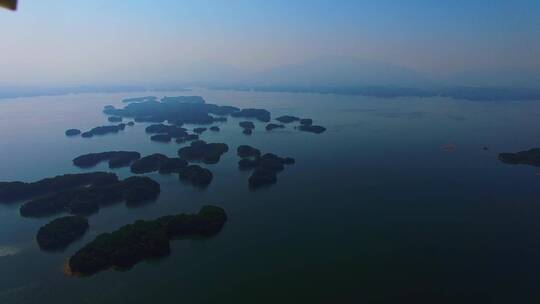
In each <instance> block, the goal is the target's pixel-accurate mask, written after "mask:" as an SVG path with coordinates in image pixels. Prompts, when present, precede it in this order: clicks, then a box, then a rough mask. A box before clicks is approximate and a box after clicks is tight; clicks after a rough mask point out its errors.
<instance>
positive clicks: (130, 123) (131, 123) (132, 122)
mask: <svg viewBox="0 0 540 304" xmlns="http://www.w3.org/2000/svg"><path fill="white" fill-rule="evenodd" d="M126 125H128V126H130V127H133V126H134V125H135V122H134V121H130V122H128V123H127V124H126Z"/></svg>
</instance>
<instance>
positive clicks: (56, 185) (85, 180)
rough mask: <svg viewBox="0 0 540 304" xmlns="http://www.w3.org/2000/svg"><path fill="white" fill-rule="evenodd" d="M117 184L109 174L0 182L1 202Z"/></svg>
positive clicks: (78, 174)
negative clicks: (85, 187) (29, 181)
mask: <svg viewBox="0 0 540 304" xmlns="http://www.w3.org/2000/svg"><path fill="white" fill-rule="evenodd" d="M115 182H118V177H117V176H116V174H114V173H107V172H90V173H77V174H64V175H58V176H55V177H49V178H45V179H42V180H39V181H37V182H31V183H26V182H20V181H16V182H0V202H13V201H19V200H24V199H29V198H32V197H36V196H40V195H46V194H50V193H54V192H59V191H65V190H70V189H74V188H78V187H82V186H89V185H96V186H97V185H105V184H110V183H115Z"/></svg>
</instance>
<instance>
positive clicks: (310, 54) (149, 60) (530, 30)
mask: <svg viewBox="0 0 540 304" xmlns="http://www.w3.org/2000/svg"><path fill="white" fill-rule="evenodd" d="M539 16H540V1H538V0H530V1H525V0H513V1H509V0H504V1H498V0H431V1H427V0H426V1H420V0H407V1H403V0H399V1H398V0H396V1H383V0H377V1H361V0H354V1H353V0H350V1H348V0H341V1H340V0H327V1H322V0H305V1H301V0H286V1H285V0H244V1H241V0H222V1H219V0H213V1H210V0H208V1H205V0H170V1H165V0H164V1H158V0H114V1H112V0H92V1H88V0H86V1H82V0H80V1H77V0H51V1H44V0H20V7H19V10H18V11H17V12H15V13H14V12H10V11H6V10H1V11H0V33H1V39H2V41H1V42H0V71H1V72H0V84H16V85H29V84H64V83H92V84H98V83H99V84H105V83H126V82H134V83H135V82H162V81H167V82H174V81H187V80H189V79H190V75H192V73H196V72H197V73H202V74H203V75H205V73H206V74H213V73H215V75H214V76H219V75H220V73H222V72H223V71H228V72H231V71H229V70H230V69H236V70H240V71H260V70H264V69H268V68H272V67H277V66H282V65H288V64H296V63H300V62H302V61H306V60H310V59H313V58H318V57H326V56H330V57H355V58H360V59H362V60H367V61H378V62H386V63H390V64H393V65H399V66H404V67H407V68H410V69H413V70H416V71H419V72H421V73H424V74H426V75H429V76H430V77H446V76H447V75H450V74H452V73H454V72H459V71H462V70H476V69H478V70H482V69H493V68H501V67H504V68H515V69H529V70H535V71H540V17H539ZM210 67H212V68H210ZM214 67H215V71H214V70H213V69H214ZM201 77H202V76H201Z"/></svg>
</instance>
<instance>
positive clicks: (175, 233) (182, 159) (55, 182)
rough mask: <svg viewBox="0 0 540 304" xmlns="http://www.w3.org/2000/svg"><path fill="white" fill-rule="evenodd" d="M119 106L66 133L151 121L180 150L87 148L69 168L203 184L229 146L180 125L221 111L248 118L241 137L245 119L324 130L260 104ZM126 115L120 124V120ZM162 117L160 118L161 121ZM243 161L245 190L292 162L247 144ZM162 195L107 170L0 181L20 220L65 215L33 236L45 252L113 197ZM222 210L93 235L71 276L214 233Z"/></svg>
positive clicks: (81, 229)
mask: <svg viewBox="0 0 540 304" xmlns="http://www.w3.org/2000/svg"><path fill="white" fill-rule="evenodd" d="M123 102H124V103H125V104H127V105H126V106H125V107H123V108H122V109H117V108H115V107H113V106H106V107H105V108H104V110H103V112H104V113H105V114H106V115H108V118H107V120H108V121H109V122H112V123H118V124H117V125H107V126H99V127H95V128H92V129H90V130H88V131H85V132H81V131H80V130H78V129H68V130H66V132H65V134H66V136H69V137H73V136H79V135H80V136H81V137H84V138H89V137H93V136H96V135H105V134H109V133H118V132H120V131H122V130H124V129H125V128H126V126H133V125H134V124H135V122H140V123H150V124H149V125H148V126H146V128H145V133H147V134H150V139H151V140H152V141H158V142H170V141H172V140H173V139H174V140H175V141H176V142H177V143H180V144H182V143H186V142H189V143H188V144H187V145H184V146H182V147H180V148H179V149H178V152H177V154H178V157H169V156H167V155H163V154H160V153H154V154H150V155H146V156H142V155H141V153H139V152H136V151H107V152H98V153H88V154H84V155H80V156H78V157H75V158H74V159H73V161H72V162H73V165H74V166H76V167H79V168H83V169H89V168H92V167H95V166H97V165H99V164H100V163H101V162H107V164H108V167H109V168H110V169H116V168H122V167H129V168H130V171H131V172H132V173H133V174H146V173H150V172H156V171H157V172H159V173H160V174H178V179H179V180H181V181H184V182H187V183H189V184H192V185H194V186H198V187H206V186H208V185H209V184H210V183H211V181H212V179H213V174H212V172H211V171H210V170H209V169H208V168H204V167H201V166H200V165H199V164H197V163H202V164H206V165H212V164H216V163H218V162H219V161H220V159H221V156H222V155H223V154H225V153H227V152H228V151H229V146H228V145H227V144H226V143H207V142H206V141H203V140H200V139H199V137H200V135H201V134H203V133H204V132H206V131H208V130H209V131H212V132H219V131H220V128H219V127H218V126H215V125H212V126H208V127H207V126H201V127H196V128H193V129H192V130H191V131H189V130H188V129H186V128H184V127H183V126H184V124H196V125H210V124H213V123H215V122H225V121H227V116H231V117H235V118H242V119H247V120H245V121H241V122H240V123H239V125H240V127H241V128H242V129H243V132H244V133H245V134H248V135H249V134H252V131H253V130H254V129H255V127H256V126H255V124H254V122H253V121H249V119H253V120H255V121H258V122H262V123H266V125H265V129H266V130H267V131H272V130H275V129H283V128H286V126H285V125H286V124H291V123H293V122H296V123H298V125H297V126H296V127H295V129H298V130H300V131H305V132H312V133H317V134H318V133H322V132H324V131H325V130H326V129H325V128H324V127H322V126H317V125H313V120H312V119H309V118H299V117H296V116H290V115H285V116H280V117H277V118H276V119H275V120H276V121H277V122H279V123H271V122H270V121H271V114H270V112H269V111H267V110H264V109H252V108H248V109H239V108H236V107H232V106H218V105H214V104H208V103H206V102H205V100H204V99H203V98H202V97H200V96H179V97H164V98H162V99H161V100H159V101H158V98H157V97H155V96H145V97H139V98H128V99H124V100H123ZM126 118H127V119H130V121H129V122H127V123H124V122H123V121H124V119H126ZM165 122H166V123H165ZM237 154H238V156H239V157H240V158H241V159H240V161H239V168H240V169H241V170H252V174H251V176H250V177H249V180H248V188H249V189H257V188H260V187H262V186H266V185H271V184H274V183H276V182H277V174H278V173H279V172H281V171H283V170H284V168H285V165H290V164H294V163H295V160H294V159H293V158H290V157H279V156H277V155H275V154H272V153H266V154H262V153H261V151H260V150H258V149H256V148H253V147H251V146H247V145H241V146H239V147H238V148H237ZM160 192H161V187H160V185H159V183H157V182H156V181H154V180H153V179H151V178H150V177H146V176H131V177H128V178H125V179H123V180H120V179H119V178H118V176H117V175H116V174H114V173H110V172H87V173H77V174H65V175H59V176H55V177H50V178H44V179H42V180H39V181H36V182H20V181H15V182H0V202H18V201H22V204H21V206H20V208H19V211H20V214H21V216H23V217H45V216H51V215H56V214H60V213H67V214H70V215H67V216H63V217H59V218H56V219H53V220H51V221H50V222H49V223H47V224H46V225H44V226H42V227H41V228H40V229H39V231H38V232H37V235H36V241H37V243H38V245H39V247H40V248H42V249H43V250H62V249H64V248H65V247H66V246H68V245H69V244H71V243H72V242H74V241H75V240H77V239H78V238H80V237H81V236H83V235H84V234H85V233H86V231H87V230H88V228H89V223H88V220H87V219H86V217H85V216H87V215H90V214H92V213H95V212H97V211H98V210H99V209H100V207H103V206H106V205H110V204H113V203H117V202H125V204H126V205H127V206H137V205H139V204H142V203H145V202H149V201H153V200H155V199H156V198H157V197H158V196H159V194H160ZM226 218H227V217H226V215H225V211H224V210H223V209H221V208H219V207H214V206H205V207H203V208H202V209H201V211H200V212H199V213H197V214H178V215H171V216H164V217H161V218H158V219H156V220H153V221H137V222H135V223H134V224H131V225H127V226H124V227H121V228H120V229H118V230H117V231H115V232H112V233H105V234H102V235H99V236H98V237H97V238H96V239H95V240H94V241H92V242H90V243H88V244H87V245H85V246H84V247H83V248H82V249H80V250H79V251H77V252H76V253H75V254H74V255H73V256H72V257H71V258H70V259H69V268H70V270H71V271H72V272H73V273H75V274H82V275H87V274H93V273H95V272H97V271H100V270H103V269H107V268H111V267H118V268H126V267H131V266H133V265H135V264H136V263H137V262H139V261H141V260H143V259H148V258H155V257H161V256H165V255H167V254H168V253H169V251H170V245H169V241H170V240H171V239H176V238H190V237H209V236H212V235H214V234H216V233H218V232H219V231H220V230H221V228H222V227H223V225H224V223H225V221H226Z"/></svg>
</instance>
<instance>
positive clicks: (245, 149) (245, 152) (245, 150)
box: [236, 145, 261, 158]
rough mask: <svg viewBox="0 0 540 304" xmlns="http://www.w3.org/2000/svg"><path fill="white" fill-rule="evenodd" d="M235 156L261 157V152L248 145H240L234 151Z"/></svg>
mask: <svg viewBox="0 0 540 304" xmlns="http://www.w3.org/2000/svg"><path fill="white" fill-rule="evenodd" d="M236 154H237V155H238V156H239V157H241V158H247V157H259V156H261V151H260V150H259V149H257V148H254V147H252V146H248V145H240V146H238V148H237V149H236Z"/></svg>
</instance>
